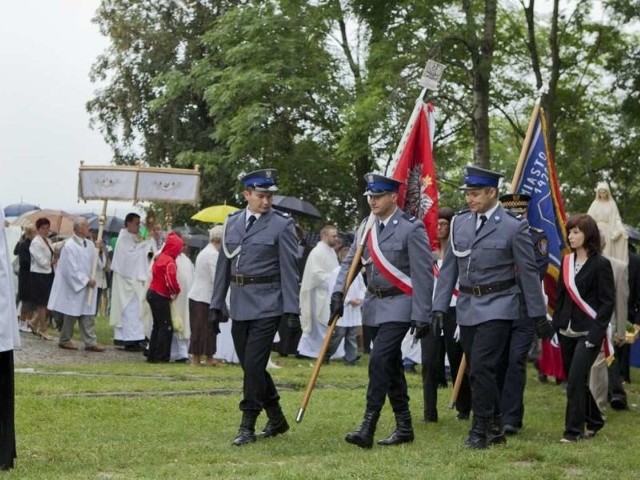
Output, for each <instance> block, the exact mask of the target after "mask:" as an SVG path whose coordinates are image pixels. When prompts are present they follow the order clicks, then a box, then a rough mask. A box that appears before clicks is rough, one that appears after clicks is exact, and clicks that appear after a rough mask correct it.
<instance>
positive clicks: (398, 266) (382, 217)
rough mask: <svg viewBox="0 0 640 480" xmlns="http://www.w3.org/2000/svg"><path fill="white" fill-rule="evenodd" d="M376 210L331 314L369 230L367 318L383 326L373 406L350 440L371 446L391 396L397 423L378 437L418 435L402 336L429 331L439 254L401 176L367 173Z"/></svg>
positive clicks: (393, 441)
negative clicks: (405, 196)
mask: <svg viewBox="0 0 640 480" xmlns="http://www.w3.org/2000/svg"><path fill="white" fill-rule="evenodd" d="M365 180H366V182H367V189H366V191H365V195H367V196H368V200H369V206H370V208H371V212H372V213H373V214H374V215H375V217H376V219H375V222H374V225H373V226H372V227H371V230H369V231H368V232H365V224H366V222H363V223H362V225H361V226H360V228H359V229H358V231H357V234H356V239H355V241H354V243H353V244H352V246H351V250H350V251H349V254H348V255H347V257H346V258H345V260H344V262H343V263H342V265H341V269H340V273H339V274H338V279H337V281H336V285H335V287H334V292H333V294H332V296H331V317H332V318H333V316H334V314H336V313H338V314H339V315H341V314H342V309H343V304H344V303H343V293H342V292H343V290H344V284H345V281H346V276H347V272H348V270H349V266H350V265H351V261H352V259H353V257H354V254H355V250H356V248H357V245H359V244H360V242H361V241H362V238H363V235H367V239H366V243H365V249H364V252H363V255H362V259H363V260H362V263H363V264H364V265H365V268H366V278H367V292H366V294H365V298H364V303H363V308H362V321H363V323H364V324H365V325H368V326H371V327H374V329H375V330H376V331H377V332H375V333H376V336H375V340H374V345H373V349H372V350H371V357H370V359H369V385H368V387H367V406H366V410H365V414H364V420H363V422H362V424H361V425H360V427H359V428H358V429H357V430H355V431H354V432H351V433H349V434H347V436H346V438H345V440H346V441H347V442H349V443H352V444H355V445H357V446H359V447H362V448H371V447H372V445H373V435H374V433H375V430H376V425H377V422H378V419H379V418H380V411H381V409H382V406H383V405H384V402H385V397H386V396H388V397H389V402H390V403H391V407H392V408H393V413H394V415H395V419H396V429H395V431H394V432H393V433H391V435H390V436H389V437H387V438H385V439H383V440H380V441H378V444H380V445H398V444H401V443H406V442H411V441H413V438H414V435H413V426H412V423H411V413H410V412H409V395H408V394H407V382H406V379H405V376H404V369H403V367H402V351H401V345H402V339H403V338H404V337H405V335H406V333H407V331H408V330H409V329H410V328H412V329H413V330H414V332H415V336H416V338H417V339H419V338H422V337H424V336H425V335H427V334H428V333H429V324H430V319H429V315H430V313H431V298H432V292H433V262H434V260H433V256H432V254H431V250H430V248H429V240H428V238H427V234H426V231H425V227H424V224H423V223H422V220H419V219H416V218H415V217H412V216H409V215H407V214H405V213H403V212H402V210H400V209H399V208H398V205H397V201H398V189H399V187H400V185H401V184H402V183H401V182H399V181H397V180H394V179H393V178H387V177H384V176H382V175H376V174H372V173H370V174H367V175H365Z"/></svg>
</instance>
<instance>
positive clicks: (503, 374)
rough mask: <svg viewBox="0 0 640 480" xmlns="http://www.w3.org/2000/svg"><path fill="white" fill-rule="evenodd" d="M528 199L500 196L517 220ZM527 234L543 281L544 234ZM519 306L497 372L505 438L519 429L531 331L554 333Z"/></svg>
mask: <svg viewBox="0 0 640 480" xmlns="http://www.w3.org/2000/svg"><path fill="white" fill-rule="evenodd" d="M530 200H531V197H530V196H529V195H527V194H524V193H511V194H508V195H502V196H501V197H500V203H501V204H502V207H503V208H504V209H505V210H506V211H507V213H509V214H510V215H512V216H513V217H514V218H516V219H518V220H523V219H526V218H527V208H528V205H529V201H530ZM529 235H530V236H531V240H532V243H533V255H534V258H535V261H536V266H537V268H538V276H539V279H540V281H542V279H543V278H544V276H545V274H546V272H547V265H548V264H549V255H548V248H547V235H546V234H545V233H544V230H542V229H539V228H535V227H532V226H529ZM517 279H519V277H517ZM521 288H522V287H521ZM520 306H521V308H520V310H521V311H520V317H519V318H518V319H516V320H514V321H513V323H512V324H511V336H510V339H509V342H508V344H507V348H505V350H504V353H503V360H502V361H501V362H500V368H499V372H498V388H499V389H500V391H501V402H500V408H501V412H502V422H503V424H504V432H505V433H506V434H508V435H515V434H516V433H518V431H519V430H520V429H521V428H522V419H523V417H524V403H523V395H524V386H525V383H526V379H527V352H528V351H529V348H530V347H531V342H532V341H533V340H534V338H535V337H534V332H536V331H537V333H538V336H539V337H542V338H548V337H550V336H552V334H553V333H552V329H551V324H550V323H548V322H545V323H540V324H539V325H536V324H535V322H534V320H533V319H532V318H531V317H529V316H528V315H527V311H526V308H525V304H524V303H523V302H521V304H520ZM545 326H546V329H545Z"/></svg>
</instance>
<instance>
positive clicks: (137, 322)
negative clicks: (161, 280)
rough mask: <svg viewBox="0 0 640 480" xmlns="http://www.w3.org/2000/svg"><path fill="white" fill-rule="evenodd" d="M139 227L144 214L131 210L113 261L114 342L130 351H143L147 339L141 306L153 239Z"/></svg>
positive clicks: (119, 238)
mask: <svg viewBox="0 0 640 480" xmlns="http://www.w3.org/2000/svg"><path fill="white" fill-rule="evenodd" d="M139 231H140V215H138V214H136V213H129V214H128V215H127V216H126V217H125V228H123V229H122V230H120V234H119V235H118V241H117V242H116V247H115V251H114V254H113V261H112V262H111V270H112V272H113V284H112V286H111V313H110V317H109V324H110V325H112V326H113V327H114V332H113V343H114V344H115V345H121V346H124V348H125V350H129V351H142V350H143V349H144V342H145V334H144V327H143V324H142V319H141V306H142V303H143V302H144V301H145V295H146V289H145V285H146V281H147V278H148V277H149V253H150V252H151V249H152V245H151V243H152V240H150V239H148V240H143V239H142V237H140V234H139Z"/></svg>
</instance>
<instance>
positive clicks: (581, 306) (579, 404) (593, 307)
mask: <svg viewBox="0 0 640 480" xmlns="http://www.w3.org/2000/svg"><path fill="white" fill-rule="evenodd" d="M566 231H567V232H568V233H567V239H568V243H569V246H570V247H571V253H570V254H567V255H565V256H564V258H563V259H562V267H561V271H560V278H559V279H558V293H557V301H556V310H555V312H554V315H553V326H554V327H555V328H556V329H558V330H559V340H560V346H561V349H562V362H563V365H564V370H565V372H567V408H566V413H565V429H564V435H563V437H562V439H561V442H563V443H571V442H577V441H578V440H580V439H583V438H592V437H593V436H594V435H595V434H596V432H597V431H598V430H600V429H601V428H602V427H603V425H604V421H603V419H602V416H601V414H600V410H599V409H598V405H597V404H596V402H595V400H594V398H593V396H592V394H591V392H590V390H589V382H588V376H589V371H590V370H591V366H592V365H593V362H594V361H595V359H596V357H597V356H598V353H599V352H600V349H601V348H603V345H604V344H603V342H606V338H605V336H606V331H607V326H608V325H609V320H610V319H611V315H612V314H613V308H614V305H615V287H614V283H613V269H612V267H611V263H610V262H609V260H607V259H606V258H605V257H604V256H602V255H601V253H600V252H601V244H600V233H599V231H598V225H597V224H596V222H595V220H594V219H593V218H591V217H590V216H589V215H585V214H581V215H575V216H573V217H571V218H569V220H568V221H567V225H566ZM585 427H586V428H585Z"/></svg>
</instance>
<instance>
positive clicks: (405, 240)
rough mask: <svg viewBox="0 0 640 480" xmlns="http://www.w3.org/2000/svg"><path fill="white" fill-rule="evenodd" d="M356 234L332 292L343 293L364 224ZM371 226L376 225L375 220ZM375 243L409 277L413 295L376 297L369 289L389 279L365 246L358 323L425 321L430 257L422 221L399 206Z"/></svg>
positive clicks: (430, 283)
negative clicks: (363, 288) (364, 285)
mask: <svg viewBox="0 0 640 480" xmlns="http://www.w3.org/2000/svg"><path fill="white" fill-rule="evenodd" d="M365 223H366V220H365V221H364V222H363V223H362V225H361V226H360V228H359V229H358V231H357V233H356V238H355V241H354V243H353V244H352V245H351V250H350V251H349V254H348V255H347V257H346V258H345V260H344V261H343V262H342V264H341V268H340V273H339V274H338V279H337V280H336V285H335V287H334V289H333V291H334V292H343V291H344V284H345V281H346V277H347V273H348V271H349V267H350V265H351V260H352V259H353V256H354V254H355V251H356V248H357V246H358V245H359V244H360V242H361V240H362V234H363V230H364V224H365ZM372 228H378V222H377V221H376V222H375V223H374V225H373V227H372ZM378 245H379V247H380V251H381V252H382V254H383V255H384V257H385V258H386V259H387V260H388V261H389V262H391V263H392V264H393V265H394V266H395V267H396V268H397V269H399V270H400V271H402V272H403V273H404V274H406V275H408V276H409V277H411V283H412V286H413V294H412V295H406V294H404V293H400V294H399V295H393V296H387V297H384V298H378V297H377V296H375V295H374V294H372V293H371V291H370V290H376V289H379V290H380V289H381V290H385V289H389V288H392V287H393V284H392V283H391V282H389V281H388V280H387V279H386V278H385V277H384V275H383V274H382V273H380V271H379V270H378V269H377V268H376V266H375V265H374V264H373V262H372V261H371V259H370V252H369V248H368V247H367V246H366V243H365V248H364V251H363V254H362V259H363V263H364V264H365V268H366V278H367V292H366V294H365V297H364V302H363V305H362V322H363V323H364V324H365V325H368V326H378V325H380V324H382V323H385V322H407V323H409V322H411V321H416V322H422V323H428V322H429V317H430V314H431V299H432V293H433V264H434V258H433V255H432V254H431V249H430V248H429V240H428V238H427V234H426V231H425V228H424V223H422V220H419V219H416V218H415V217H411V216H408V215H406V214H404V213H403V212H402V210H400V209H399V208H398V209H396V211H395V213H394V214H393V215H392V216H391V217H390V218H389V219H388V220H387V222H386V225H385V228H384V230H383V231H382V232H381V233H380V234H379V235H378Z"/></svg>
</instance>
